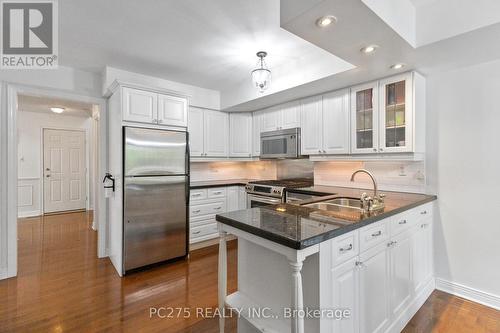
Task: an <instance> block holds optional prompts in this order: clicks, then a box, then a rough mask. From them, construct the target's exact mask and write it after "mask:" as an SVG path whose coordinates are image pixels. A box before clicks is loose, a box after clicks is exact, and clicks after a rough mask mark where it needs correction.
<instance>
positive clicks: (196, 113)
mask: <svg viewBox="0 0 500 333" xmlns="http://www.w3.org/2000/svg"><path fill="white" fill-rule="evenodd" d="M188 119H189V121H188V132H189V151H190V155H191V156H193V157H201V156H203V154H204V153H205V149H204V144H203V140H204V135H203V131H204V110H203V109H198V108H194V107H190V108H189V117H188Z"/></svg>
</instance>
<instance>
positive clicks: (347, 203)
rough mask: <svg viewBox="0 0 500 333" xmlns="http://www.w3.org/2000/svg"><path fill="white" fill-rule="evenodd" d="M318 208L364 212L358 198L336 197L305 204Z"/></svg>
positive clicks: (332, 210) (330, 210)
mask: <svg viewBox="0 0 500 333" xmlns="http://www.w3.org/2000/svg"><path fill="white" fill-rule="evenodd" d="M303 206H304V207H309V208H312V209H317V210H324V211H329V212H346V213H347V212H353V213H354V212H356V213H360V212H363V211H364V210H363V208H362V202H361V199H356V198H335V199H330V200H325V201H320V202H314V203H309V204H305V205H303Z"/></svg>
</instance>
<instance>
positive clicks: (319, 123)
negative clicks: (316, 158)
mask: <svg viewBox="0 0 500 333" xmlns="http://www.w3.org/2000/svg"><path fill="white" fill-rule="evenodd" d="M301 104H302V105H301V108H302V110H301V117H302V120H301V123H302V126H301V137H300V141H301V154H302V155H317V154H323V99H322V97H321V96H314V97H309V98H306V99H303V100H302V103H301Z"/></svg>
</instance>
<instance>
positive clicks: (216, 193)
mask: <svg viewBox="0 0 500 333" xmlns="http://www.w3.org/2000/svg"><path fill="white" fill-rule="evenodd" d="M214 194H215V195H218V194H222V192H221V191H218V192H214Z"/></svg>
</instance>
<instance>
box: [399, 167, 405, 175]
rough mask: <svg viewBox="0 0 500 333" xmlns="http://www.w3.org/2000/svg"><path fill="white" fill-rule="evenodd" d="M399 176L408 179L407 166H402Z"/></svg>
mask: <svg viewBox="0 0 500 333" xmlns="http://www.w3.org/2000/svg"><path fill="white" fill-rule="evenodd" d="M399 176H400V177H406V176H407V174H406V170H405V166H404V165H401V166H400V167H399Z"/></svg>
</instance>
